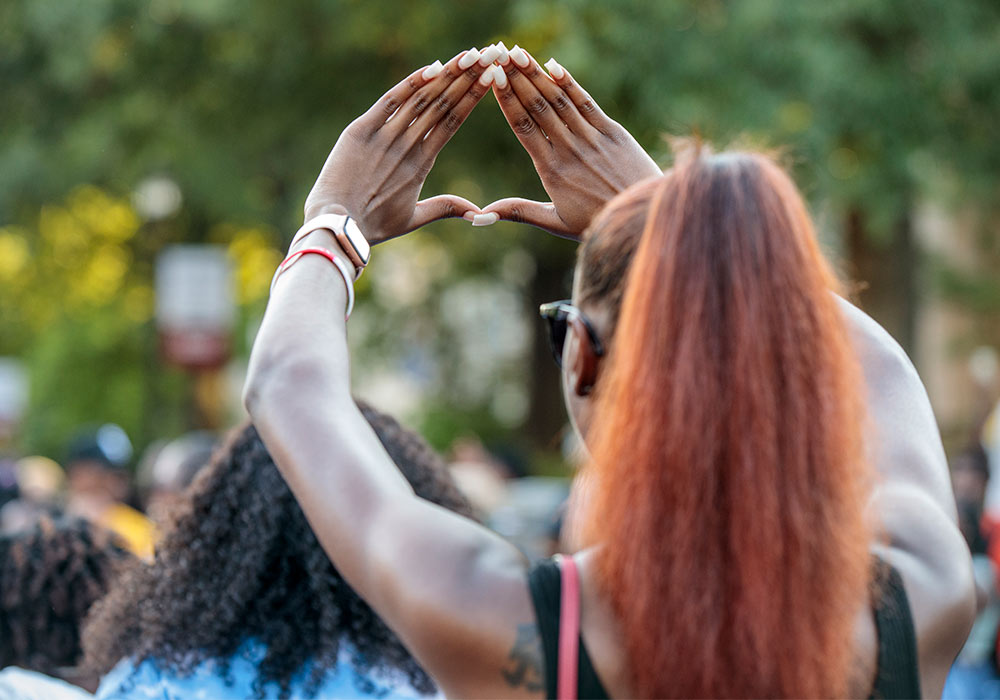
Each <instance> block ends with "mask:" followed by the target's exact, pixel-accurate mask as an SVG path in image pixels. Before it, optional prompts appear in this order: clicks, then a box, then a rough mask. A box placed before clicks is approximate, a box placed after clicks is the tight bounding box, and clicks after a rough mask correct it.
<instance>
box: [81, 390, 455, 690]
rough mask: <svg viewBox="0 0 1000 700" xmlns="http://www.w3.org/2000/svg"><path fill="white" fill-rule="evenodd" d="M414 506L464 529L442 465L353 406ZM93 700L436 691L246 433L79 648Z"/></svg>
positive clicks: (204, 475) (205, 477) (406, 435)
mask: <svg viewBox="0 0 1000 700" xmlns="http://www.w3.org/2000/svg"><path fill="white" fill-rule="evenodd" d="M360 410H361V411H362V413H363V415H364V416H365V419H366V420H367V421H368V422H369V423H370V425H371V427H372V429H373V430H374V431H375V433H376V434H377V435H378V438H379V440H380V441H381V444H382V445H383V446H384V448H385V449H386V450H387V452H388V453H389V455H391V457H392V459H393V460H394V463H395V464H396V465H398V469H399V472H400V473H401V474H402V475H403V477H404V478H405V479H406V481H407V483H409V484H410V485H411V486H412V488H413V489H414V491H415V492H416V493H417V495H418V496H420V497H421V498H425V499H427V501H428V502H429V503H433V504H434V506H433V507H435V508H438V507H440V508H444V509H447V510H448V511H453V512H456V513H459V514H462V515H464V516H470V515H471V513H472V510H471V506H470V504H469V502H468V501H467V500H466V499H465V498H464V497H463V496H462V495H461V494H460V492H459V491H458V489H457V488H456V487H455V484H454V482H453V481H452V480H451V478H450V477H449V476H448V472H447V468H446V467H445V465H444V463H443V462H442V461H441V460H440V458H439V457H438V456H437V455H436V454H435V453H434V452H433V451H432V450H431V449H430V448H429V447H428V446H427V445H426V443H424V442H423V441H422V440H421V439H420V438H419V437H417V436H416V435H415V434H413V433H411V432H410V431H408V430H406V429H404V428H403V427H401V426H400V425H399V424H398V423H397V422H396V421H395V420H393V419H392V418H390V417H389V416H386V415H384V414H382V413H379V412H378V411H376V410H375V409H373V408H371V407H369V406H367V405H365V404H360ZM84 646H85V648H86V651H87V657H88V664H89V665H90V666H91V667H93V668H95V669H96V670H98V671H100V672H101V673H106V674H107V675H105V677H104V679H103V681H102V682H101V686H100V689H99V690H98V693H97V696H98V697H99V698H106V699H111V698H146V697H155V698H162V699H168V698H169V699H171V700H174V699H176V700H183V699H186V698H192V697H206V698H212V699H213V700H218V699H221V698H251V697H259V698H275V697H282V698H311V697H316V698H361V697H409V698H414V697H419V696H421V695H431V694H434V693H435V692H436V687H435V685H434V683H433V681H432V680H431V679H430V677H429V676H428V675H427V674H426V673H425V672H424V671H423V669H421V668H420V666H419V665H418V664H417V662H416V661H414V660H413V658H412V657H411V656H410V654H409V652H407V650H406V649H405V648H404V647H403V645H402V643H401V642H400V641H399V640H398V639H397V638H396V636H395V634H393V633H392V632H391V631H390V630H389V628H388V627H387V626H386V625H385V624H384V623H383V622H382V621H381V620H380V619H379V618H378V616H377V615H376V614H375V613H374V612H373V611H372V609H371V608H370V607H368V605H367V604H366V603H365V602H364V601H363V600H362V599H361V598H360V597H359V596H358V595H357V594H356V593H355V592H354V591H353V590H352V589H351V587H350V585H349V584H348V583H347V582H346V581H345V580H344V579H343V578H342V577H341V575H340V573H339V572H338V571H337V569H336V568H334V566H333V565H332V564H331V563H330V559H329V558H328V557H327V555H326V553H325V552H324V551H323V549H322V547H321V546H320V544H319V542H318V541H317V540H316V537H315V535H314V534H313V532H312V530H311V529H310V526H309V523H308V522H307V521H306V518H305V516H304V514H303V513H302V510H301V509H300V508H299V505H298V503H296V501H295V498H294V497H293V496H292V494H291V492H290V491H289V490H288V487H287V486H286V484H285V482H284V481H283V480H282V478H281V475H280V474H279V473H278V470H277V468H276V467H275V466H274V462H273V461H272V460H271V457H270V455H269V454H268V452H267V449H266V448H265V447H264V445H263V443H262V442H261V440H260V438H259V436H258V435H257V431H256V430H255V429H254V427H253V426H252V425H245V426H244V427H242V428H239V429H237V430H236V431H234V432H233V433H232V435H231V436H230V438H229V440H228V442H227V444H226V445H225V447H224V448H223V450H222V451H220V452H219V453H218V454H217V455H216V457H215V459H214V461H213V462H212V463H211V464H210V465H209V466H208V467H206V468H205V469H203V470H202V471H201V472H200V473H199V475H198V477H197V479H196V480H195V482H194V484H193V485H192V487H191V489H189V490H188V491H187V492H186V493H185V494H184V502H183V503H181V504H180V505H179V506H178V508H177V510H176V512H175V514H174V519H173V522H172V525H171V528H170V529H169V530H168V531H167V532H166V533H165V534H164V538H163V540H162V542H161V544H160V545H159V546H158V547H157V551H156V558H155V560H154V562H153V564H152V565H138V564H137V565H136V566H134V567H133V568H132V570H131V571H129V572H128V573H127V574H126V575H125V576H123V578H122V579H121V581H120V583H119V585H118V586H117V587H116V588H115V589H114V590H113V591H112V593H111V594H110V595H109V596H108V597H107V598H106V599H105V600H103V601H102V602H101V603H100V605H99V606H97V608H96V610H95V613H94V615H93V616H92V618H91V619H90V621H89V623H88V625H87V629H86V631H85V635H84Z"/></svg>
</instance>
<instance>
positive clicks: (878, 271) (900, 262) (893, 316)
mask: <svg viewBox="0 0 1000 700" xmlns="http://www.w3.org/2000/svg"><path fill="white" fill-rule="evenodd" d="M847 254H848V260H849V266H850V267H849V274H850V275H851V279H852V281H853V282H857V283H859V285H860V286H859V290H858V292H857V293H856V295H855V297H856V298H855V301H857V302H858V304H859V305H860V306H861V307H862V308H863V309H864V310H865V311H867V312H868V313H869V314H871V316H872V317H873V318H874V319H875V320H876V321H878V322H879V323H881V324H882V325H883V326H884V327H885V329H886V330H887V331H889V333H890V334H891V335H892V336H893V337H894V338H895V339H896V340H897V341H898V342H899V344H900V345H902V346H903V349H904V350H906V353H907V354H908V355H909V356H910V357H911V358H912V359H914V361H916V358H915V353H916V350H917V347H916V338H917V310H918V306H919V299H918V294H917V267H918V263H919V254H918V250H917V243H916V241H915V240H914V236H913V221H912V217H911V216H910V214H909V213H906V214H904V215H903V216H901V217H900V218H899V219H898V220H897V222H896V225H895V226H894V227H893V231H892V236H891V238H890V239H889V240H888V241H885V242H879V241H877V240H876V239H874V237H873V236H872V235H871V234H870V233H869V232H868V230H867V227H866V224H865V219H864V214H863V212H861V211H858V210H856V209H855V210H852V211H851V212H850V213H849V214H848V217H847Z"/></svg>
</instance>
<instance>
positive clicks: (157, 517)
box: [135, 430, 219, 528]
mask: <svg viewBox="0 0 1000 700" xmlns="http://www.w3.org/2000/svg"><path fill="white" fill-rule="evenodd" d="M218 442H219V440H218V437H217V436H216V435H215V434H214V433H211V432H208V431H204V430H196V431H192V432H190V433H187V434H185V435H182V436H180V437H179V438H175V439H174V440H170V441H161V442H158V443H154V444H153V445H150V447H149V448H147V449H146V452H145V454H144V455H143V457H142V459H141V460H139V467H138V469H137V470H136V477H135V485H136V488H137V489H138V490H139V493H140V494H141V496H142V501H143V510H144V511H145V513H146V516H147V517H148V518H149V519H150V520H152V521H153V523H154V524H155V525H156V526H157V527H158V528H160V527H164V526H165V525H166V524H167V518H168V514H169V513H170V512H171V511H172V510H173V508H174V506H175V505H176V504H177V503H180V502H181V501H182V500H183V493H184V490H185V489H186V488H187V487H188V486H189V485H190V484H191V482H192V481H194V478H195V476H196V475H197V474H198V471H199V470H200V469H201V468H202V467H204V466H205V465H206V464H208V462H209V460H211V458H212V451H213V450H214V449H215V447H216V446H217V445H218Z"/></svg>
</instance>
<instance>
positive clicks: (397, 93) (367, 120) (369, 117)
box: [355, 61, 441, 135]
mask: <svg viewBox="0 0 1000 700" xmlns="http://www.w3.org/2000/svg"><path fill="white" fill-rule="evenodd" d="M440 65H441V62H440V61H435V62H434V63H432V64H430V65H428V66H424V67H423V68H418V69H417V70H415V71H413V72H412V73H410V74H409V75H408V76H406V77H405V78H403V79H402V80H401V81H399V82H398V83H396V84H395V85H394V86H393V87H391V88H389V90H388V91H387V92H386V93H385V94H384V95H382V97H380V98H378V100H377V101H376V102H375V104H373V105H372V106H371V107H369V108H368V111H366V112H365V113H364V114H362V115H361V116H360V117H358V118H357V120H356V121H355V123H356V124H358V125H360V126H361V127H362V128H364V129H365V131H366V132H367V133H368V134H369V135H371V134H373V133H374V132H376V131H378V130H379V129H380V128H381V127H382V126H383V125H385V123H386V121H388V119H389V117H391V116H392V115H393V114H395V113H396V110H397V109H399V106H400V105H401V104H403V103H404V102H406V100H408V99H409V98H410V97H411V96H412V95H413V93H415V92H416V91H417V90H419V89H420V88H421V87H423V86H424V85H425V84H426V83H427V82H428V81H429V80H430V79H431V78H433V77H434V75H437V73H436V72H434V71H435V69H436V68H437V67H439V66H440ZM428 75H429V76H430V77H427V76H428Z"/></svg>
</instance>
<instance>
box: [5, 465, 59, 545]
mask: <svg viewBox="0 0 1000 700" xmlns="http://www.w3.org/2000/svg"><path fill="white" fill-rule="evenodd" d="M14 474H15V479H16V484H15V486H16V494H17V496H16V497H15V498H13V499H11V500H10V501H8V502H7V503H5V504H4V505H3V506H2V507H0V533H4V532H16V531H18V530H24V529H27V528H29V527H31V526H32V525H34V524H35V523H36V522H38V520H40V519H41V518H43V517H46V516H49V517H57V516H58V515H59V514H60V513H62V511H63V508H64V501H65V498H66V493H65V489H66V472H64V471H63V468H62V467H60V466H59V465H58V464H57V463H56V462H55V461H53V460H51V459H49V458H48V457H39V456H34V457H23V458H21V459H19V460H18V461H17V462H16V463H15V464H14Z"/></svg>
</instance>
